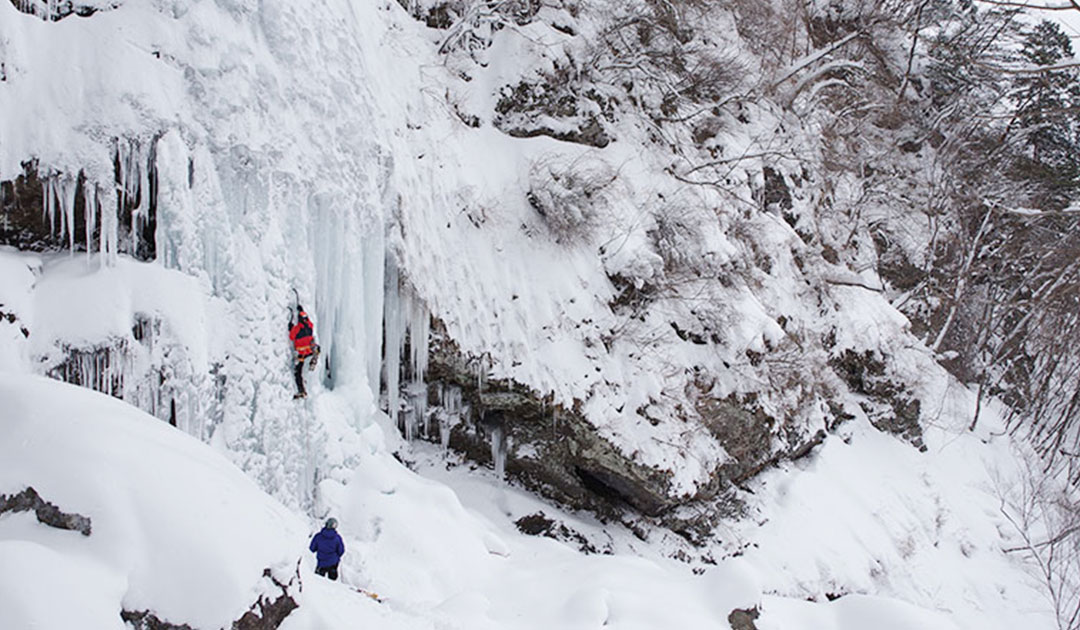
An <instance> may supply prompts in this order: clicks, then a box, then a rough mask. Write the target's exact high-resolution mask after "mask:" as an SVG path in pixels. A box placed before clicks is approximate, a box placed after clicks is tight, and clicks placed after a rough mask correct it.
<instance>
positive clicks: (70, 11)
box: [11, 0, 116, 22]
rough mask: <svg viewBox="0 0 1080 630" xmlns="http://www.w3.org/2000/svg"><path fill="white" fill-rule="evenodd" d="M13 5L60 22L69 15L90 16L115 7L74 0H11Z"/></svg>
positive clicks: (31, 13)
mask: <svg viewBox="0 0 1080 630" xmlns="http://www.w3.org/2000/svg"><path fill="white" fill-rule="evenodd" d="M11 4H12V6H14V7H15V8H16V9H18V10H19V11H22V12H23V13H26V14H28V15H36V16H37V17H39V18H41V19H43V20H48V21H50V22H58V21H60V20H62V19H64V18H66V17H68V16H69V15H77V16H79V17H89V16H91V15H93V14H95V13H97V12H98V11H100V10H101V9H103V8H113V7H114V6H116V5H115V4H105V3H102V2H94V1H91V2H74V1H73V0H59V1H56V0H54V1H51V2H44V1H42V0H11Z"/></svg>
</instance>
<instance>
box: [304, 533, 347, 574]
mask: <svg viewBox="0 0 1080 630" xmlns="http://www.w3.org/2000/svg"><path fill="white" fill-rule="evenodd" d="M308 548H309V549H311V550H312V551H314V552H315V560H316V562H317V564H318V566H320V567H332V566H334V565H336V564H337V563H339V562H341V556H343V555H345V543H344V541H342V540H341V536H339V535H338V533H337V532H336V531H334V530H332V529H330V528H328V527H324V528H323V529H322V531H321V532H319V533H318V534H315V537H314V538H312V539H311V544H310V545H308Z"/></svg>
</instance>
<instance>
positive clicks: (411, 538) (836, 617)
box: [0, 375, 1042, 630]
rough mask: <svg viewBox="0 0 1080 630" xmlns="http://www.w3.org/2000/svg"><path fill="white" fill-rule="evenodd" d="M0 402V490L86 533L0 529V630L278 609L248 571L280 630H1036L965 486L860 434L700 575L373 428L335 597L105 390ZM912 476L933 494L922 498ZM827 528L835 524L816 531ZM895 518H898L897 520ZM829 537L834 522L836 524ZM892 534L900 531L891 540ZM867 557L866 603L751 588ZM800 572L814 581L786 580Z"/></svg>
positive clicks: (856, 570) (9, 386)
mask: <svg viewBox="0 0 1080 630" xmlns="http://www.w3.org/2000/svg"><path fill="white" fill-rule="evenodd" d="M0 403H2V404H3V408H4V410H5V412H4V415H3V417H2V418H0V430H2V431H3V435H4V437H5V439H4V440H3V442H0V456H2V457H3V461H4V466H3V467H2V468H0V494H8V495H11V494H14V493H16V492H20V491H22V490H23V489H24V488H25V487H27V486H32V487H34V488H35V489H36V490H37V491H38V493H39V494H40V495H41V496H42V498H43V499H45V500H46V501H49V502H52V503H54V504H56V505H57V506H58V507H59V508H60V509H61V510H63V511H66V512H74V513H78V514H81V515H84V516H87V517H89V518H90V519H91V522H92V532H91V533H90V535H89V536H83V535H81V534H79V533H77V532H74V531H63V530H58V529H55V528H51V527H50V526H47V525H45V524H43V523H40V522H37V520H36V519H35V518H34V516H33V514H32V513H29V512H22V513H9V514H3V515H0V557H2V558H3V562H2V563H0V567H2V569H0V584H2V585H3V588H2V589H0V622H2V623H3V627H5V628H13V629H16V628H18V629H21V628H31V627H33V628H45V629H51V628H58V629H59V628H70V627H72V626H77V627H83V628H121V627H123V624H122V623H121V620H120V613H121V610H125V611H144V610H149V611H152V612H154V613H155V614H156V615H157V616H158V617H159V618H161V619H164V620H168V621H170V622H171V623H187V624H189V625H191V626H192V627H195V628H219V627H227V626H228V624H229V623H230V621H231V620H235V619H237V618H239V617H240V615H242V614H243V613H244V612H245V611H247V610H248V608H249V607H250V606H251V605H252V604H253V603H254V602H255V601H256V600H257V599H258V597H259V595H270V596H277V595H280V594H281V591H280V589H277V588H275V587H274V586H273V585H272V584H271V583H270V582H269V580H264V579H263V578H262V577H261V576H262V573H263V569H264V568H271V569H272V570H273V572H272V574H273V575H274V576H275V577H276V578H277V579H279V581H281V582H288V581H290V580H292V582H291V584H290V590H289V593H290V595H291V596H292V597H293V598H294V599H295V600H296V602H297V603H298V604H299V608H298V609H297V610H295V611H294V612H293V613H292V614H291V615H290V616H289V617H288V618H287V619H286V621H285V623H284V624H283V625H282V626H281V627H282V628H291V629H294V630H299V629H308V628H324V627H337V626H338V625H339V624H347V625H364V626H367V625H369V624H377V625H378V626H379V627H389V628H439V627H470V628H492V629H495V628H504V629H516V628H521V629H530V630H532V629H536V630H539V629H541V628H552V627H558V628H582V629H585V628H599V627H608V626H617V627H621V628H628V629H638V628H640V629H655V628H672V627H681V628H709V627H724V624H725V622H726V621H727V619H728V615H729V613H731V611H732V610H734V609H737V608H742V609H749V608H752V607H754V606H758V607H759V608H760V610H761V617H760V618H759V620H758V627H759V628H762V629H771V628H775V629H780V628H784V629H787V630H791V629H796V630H802V629H806V630H812V629H813V630H821V629H827V630H833V629H835V630H858V629H860V628H867V627H876V628H896V629H898V630H900V629H903V630H916V629H918V630H931V629H938V628H940V629H950V628H1010V627H1016V626H1017V624H1021V625H1023V626H1024V627H1030V628H1035V627H1042V626H1041V625H1040V616H1033V614H1034V612H1035V609H1034V608H1033V606H1035V605H1037V603H1038V596H1037V595H1036V594H1033V592H1032V591H1030V590H1027V589H1026V588H1025V587H1023V586H1022V582H1018V581H1017V576H1016V574H1015V573H1014V572H1013V571H1012V570H1010V569H1009V568H1008V566H1007V565H1006V564H1004V563H1003V562H1002V561H1001V560H1000V556H999V555H997V554H996V553H995V551H994V550H993V549H992V548H984V547H983V545H982V543H981V542H980V541H981V540H986V539H987V538H989V536H987V535H986V533H984V532H979V531H972V530H969V529H968V528H969V527H971V526H972V524H973V523H974V522H977V521H978V520H979V519H981V518H983V515H982V514H979V513H978V510H979V509H985V508H986V507H987V504H986V503H985V502H980V501H978V500H976V501H971V500H968V501H967V502H964V501H960V500H958V499H957V496H956V495H961V494H968V493H970V492H971V491H972V487H971V486H970V485H967V484H968V482H967V481H964V482H963V488H962V489H957V490H956V495H949V494H948V493H946V492H945V491H944V489H943V488H942V487H941V486H939V484H938V483H937V482H935V481H933V480H929V479H926V478H925V477H923V476H922V475H928V474H933V473H937V472H938V471H937V470H935V469H934V468H933V467H931V468H929V469H927V470H926V471H925V472H920V474H916V475H914V476H912V475H906V476H901V474H900V473H901V471H902V470H903V468H904V467H906V466H914V467H919V464H918V463H915V462H912V461H911V460H912V458H913V457H914V454H913V453H911V452H910V450H907V451H906V452H907V453H908V455H907V456H905V455H904V454H903V453H901V451H902V450H905V447H903V446H901V445H899V444H897V443H896V442H895V441H893V440H891V439H889V438H883V437H880V436H875V435H873V434H872V433H865V432H860V434H858V435H855V436H853V438H852V439H853V440H854V444H853V445H850V446H849V445H845V444H843V443H842V442H840V441H839V440H838V441H837V443H836V444H834V445H831V446H829V447H828V448H826V449H825V451H824V452H823V453H822V455H821V456H820V458H819V459H820V461H817V462H815V463H814V465H813V466H811V467H810V468H809V469H808V470H806V471H803V472H801V473H799V472H793V471H791V472H784V473H780V472H778V473H775V474H772V475H770V476H769V477H768V478H767V479H766V480H765V481H763V482H762V487H763V488H766V489H769V488H771V486H772V485H773V484H776V485H777V486H783V487H780V488H779V489H778V490H775V491H774V490H771V489H769V490H768V492H770V493H771V494H774V495H775V498H776V505H777V506H778V507H777V508H776V509H775V511H774V512H773V513H772V514H771V515H770V518H769V522H768V523H765V524H764V525H763V526H762V527H761V529H760V530H758V531H754V530H756V529H757V528H752V529H747V530H746V531H743V532H740V535H741V536H745V537H746V542H747V543H750V544H748V548H747V552H746V554H745V556H744V557H742V558H731V559H727V560H723V561H721V562H720V563H719V564H718V565H716V566H711V567H707V568H704V569H703V570H701V571H691V570H690V567H689V566H687V565H685V564H682V563H680V562H677V561H674V560H670V559H665V558H663V557H661V554H660V553H659V551H660V549H657V548H653V547H651V546H650V545H649V544H648V543H646V542H643V541H639V540H636V539H634V538H633V537H632V536H630V535H629V533H628V532H625V531H623V532H622V533H621V534H620V533H619V530H618V529H616V530H608V532H607V533H606V534H605V531H604V528H603V527H602V526H601V525H600V524H599V523H596V522H595V521H593V522H590V521H589V520H588V519H585V520H581V519H580V518H577V517H572V516H568V515H560V514H559V513H558V512H557V511H552V510H551V508H549V507H547V506H544V505H543V504H542V503H539V502H538V501H537V500H536V499H535V498H533V497H530V496H529V495H527V494H525V493H522V492H520V491H517V490H514V489H508V488H505V487H499V486H498V484H497V483H496V482H495V480H494V479H492V478H491V477H490V476H487V475H481V476H480V477H477V476H475V475H468V474H465V473H464V472H463V471H461V470H457V471H449V472H447V471H445V470H444V471H443V472H439V471H438V470H435V469H432V470H430V471H429V473H430V474H431V475H432V476H434V477H435V479H434V480H428V479H424V478H422V477H419V476H417V475H416V474H414V473H412V472H410V471H408V470H406V469H405V468H404V467H402V466H401V465H400V464H398V463H397V461H396V460H395V459H394V458H393V457H392V455H391V454H390V453H389V452H388V451H386V450H385V448H380V447H379V438H378V432H373V433H369V434H368V435H369V438H367V439H366V440H365V444H366V446H368V447H369V449H368V452H369V454H368V455H366V456H365V457H364V458H363V459H362V463H361V465H360V466H359V467H358V468H357V470H356V472H355V475H354V477H353V478H352V479H351V480H349V483H348V485H347V486H344V487H339V488H335V489H333V490H332V491H331V492H329V493H328V495H329V501H330V502H331V503H332V504H333V505H334V506H335V512H334V513H335V514H337V515H338V516H339V518H340V519H341V522H342V528H343V533H344V534H345V539H346V545H347V549H348V551H347V553H346V557H345V561H344V565H343V569H342V573H343V577H342V579H343V583H342V584H334V583H329V582H328V581H326V580H323V579H321V578H317V577H315V576H314V575H313V574H312V562H311V559H310V558H309V556H310V554H307V553H305V551H304V550H305V548H306V543H307V535H308V533H309V531H308V529H309V528H308V527H307V525H308V522H305V519H303V518H302V517H299V516H297V515H295V514H293V513H291V512H290V511H289V510H287V509H286V508H285V507H283V506H282V505H281V504H280V503H278V502H276V501H275V500H273V499H271V498H269V497H268V496H266V495H265V494H264V493H263V492H262V491H261V490H259V489H258V488H257V487H256V486H255V484H253V483H252V482H251V481H250V480H249V479H248V478H247V477H245V476H244V475H243V474H242V473H241V472H240V471H239V470H238V469H236V468H235V467H234V466H233V465H232V464H230V463H229V462H228V461H226V460H225V459H224V458H222V457H221V456H220V455H218V454H216V453H214V452H213V451H212V450H211V449H210V448H208V447H207V446H205V445H202V444H200V443H198V442H197V441H195V440H193V439H191V438H189V437H188V436H186V435H184V434H183V433H182V432H180V431H177V430H176V429H174V428H171V427H169V426H167V425H165V424H164V423H162V422H160V421H157V420H156V419H154V418H152V417H150V416H148V415H146V414H143V413H142V412H139V411H136V410H134V409H132V408H131V407H130V406H128V405H125V404H123V403H121V402H118V401H116V400H112V399H110V398H108V397H106V396H104V395H101V394H98V393H95V392H89V391H87V390H85V389H80V388H76V387H73V386H70V385H66V384H62V383H56V382H54V381H50V380H45V379H42V378H39V377H23V376H11V375H9V376H8V377H6V378H5V380H4V382H3V383H2V384H0ZM944 452H948V449H947V448H946V449H945V450H944ZM860 453H862V454H863V455H860ZM866 454H871V455H866ZM852 457H856V458H858V457H872V458H873V459H875V461H876V463H877V465H878V468H879V469H880V470H882V476H881V478H876V477H867V478H864V479H863V480H861V483H859V484H856V483H854V482H853V480H850V479H849V480H848V481H846V482H845V481H844V479H845V477H847V476H848V475H850V471H851V470H853V469H855V468H858V466H859V465H858V463H855V464H853V463H852V462H850V461H849V460H850V458H852ZM956 459H957V458H951V461H953V464H952V466H951V468H950V470H949V471H948V472H950V473H951V474H954V473H956V472H957V470H958V468H957V466H958V465H957V464H956V463H955V460H956ZM961 461H962V460H961ZM433 462H434V460H433ZM960 470H963V468H960ZM890 477H892V478H893V479H894V482H893V483H891V484H889V485H888V486H887V487H883V484H885V483H886V481H887V479H888V478H890ZM950 478H951V479H952V480H953V481H954V482H958V481H959V478H958V477H956V476H952V477H950ZM924 483H925V484H927V485H928V486H929V487H930V488H931V489H933V496H934V497H937V498H932V499H930V500H927V499H925V498H924V494H925V493H923V492H917V491H918V490H919V488H918V487H917V486H919V485H921V484H924ZM838 484H842V485H845V486H846V488H847V489H846V490H842V489H841V490H838V489H837V488H835V486H836V485H838ZM823 487H824V488H825V489H824V490H823ZM452 488H453V489H452ZM939 488H941V489H939ZM455 490H456V492H455ZM938 493H940V495H939V494H938ZM459 497H460V499H459ZM905 498H906V499H907V501H906V502H902V503H900V504H897V503H896V500H897V499H901V500H903V499H905ZM965 503H967V505H965ZM928 505H934V506H937V509H939V510H940V511H941V513H940V514H939V515H938V516H937V521H936V522H937V523H938V525H937V532H936V536H937V540H934V541H933V544H931V541H930V540H928V536H929V532H927V530H926V529H925V526H924V523H926V522H927V520H926V518H927V516H926V515H924V514H923V513H922V511H923V510H925V509H926V508H927V506H928ZM538 509H543V510H547V511H548V512H549V513H550V514H552V515H554V516H555V517H556V518H560V519H564V522H566V523H568V524H570V525H571V526H572V527H576V528H579V529H580V530H581V531H582V532H584V533H585V535H588V536H594V537H595V536H604V535H606V536H608V539H609V544H610V547H611V552H610V555H583V554H581V553H579V552H578V551H576V550H575V549H574V548H573V547H571V546H569V545H567V544H564V543H560V542H557V541H554V540H550V539H548V538H544V537H539V538H537V537H530V536H525V535H523V534H521V533H520V532H517V531H516V530H515V529H514V526H513V524H512V521H511V518H513V517H515V516H516V515H517V514H524V513H529V512H531V511H534V510H538ZM826 513H827V514H829V515H830V517H833V518H830V519H828V520H827V521H825V522H822V521H821V520H820V519H821V518H822V516H823V515H824V514H826ZM905 514H906V515H907V519H908V525H902V524H900V523H901V522H902V519H903V518H904V517H903V515H905ZM837 516H839V517H841V518H840V519H839V521H837V520H835V518H834V517H837ZM860 519H861V520H860ZM837 522H840V523H844V524H845V526H846V527H848V528H850V529H842V530H841V531H835V530H834V529H833V527H831V524H835V523H837ZM897 527H900V529H907V530H908V532H907V533H908V535H907V538H897V536H898V535H899V531H898V530H897V529H895V528H897ZM785 529H786V531H785ZM958 534H959V535H958ZM939 544H940V549H939V551H938V552H936V555H935V551H934V548H936V547H938V545H939ZM898 545H899V551H898V552H897V551H896V550H897V549H898V547H897V546H898ZM904 545H906V546H907V547H904ZM890 549H892V550H893V553H892V554H890V552H889V550H890ZM961 551H962V553H961ZM897 553H899V554H901V555H902V559H901V558H900V557H899V556H897V555H896V554H897ZM963 556H967V557H969V558H970V559H969V560H966V561H965V560H963V559H962V557H963ZM301 558H303V559H302V560H301ZM815 558H816V560H814V559H815ZM859 558H864V560H861V561H860V560H859ZM865 558H871V560H870V562H871V563H872V564H874V565H875V566H876V567H877V571H876V572H874V573H873V575H876V577H875V578H874V579H875V580H876V583H865V584H863V585H861V586H858V590H859V591H862V592H863V593H866V594H852V595H848V596H845V597H842V598H840V599H838V600H837V601H835V602H827V603H811V602H806V601H803V600H802V599H801V598H799V597H795V598H791V599H788V598H785V597H780V596H778V595H765V593H769V592H772V593H777V592H784V591H787V590H792V591H793V592H794V591H797V590H798V589H797V588H796V587H797V586H805V585H806V582H816V581H817V580H818V579H819V576H817V575H813V573H814V572H815V571H823V570H825V571H829V572H831V573H832V574H833V575H834V576H835V578H836V582H834V583H832V584H823V585H821V586H820V587H819V588H821V589H823V590H824V589H827V588H831V587H833V586H836V587H839V588H844V587H845V585H851V584H852V581H851V580H852V578H853V577H854V576H857V575H859V574H861V573H863V570H864V569H865V568H866V567H865V566H863V567H860V566H858V565H859V564H860V562H865V561H866V560H865ZM943 558H953V560H952V562H951V563H950V562H944V561H942V559H943ZM995 558H997V559H995ZM814 562H816V563H817V567H816V568H813V567H811V569H810V574H807V572H806V569H805V568H800V566H799V565H800V563H814ZM905 562H908V563H909V564H908V566H905ZM826 567H828V569H826ZM943 569H948V572H947V573H946V574H940V573H939V572H940V571H942V570H943ZM297 571H298V572H299V577H295V576H296V575H297V574H296V572H297ZM980 574H981V575H980ZM964 575H968V576H969V577H961V576H964ZM946 576H948V578H946ZM990 576H995V577H993V578H991V577H990ZM976 577H981V578H983V579H975V578H976ZM909 580H911V581H913V583H908V581H909ZM931 580H934V581H931ZM984 580H985V581H984ZM793 581H794V582H793ZM920 582H921V586H920V584H919V583H920ZM785 584H786V585H787V586H784V585H785ZM354 586H362V587H366V588H367V589H371V590H375V591H377V592H378V593H379V594H380V595H381V596H382V597H384V598H385V601H384V602H383V603H382V604H378V603H376V602H374V601H372V600H371V599H369V598H368V597H367V596H365V595H363V594H360V593H358V592H357V591H356V590H354V588H353V587H354ZM882 591H884V592H892V593H894V594H895V593H898V592H906V593H911V594H919V593H922V594H923V595H924V596H925V597H923V598H920V599H921V602H920V603H921V604H922V606H917V605H912V604H910V603H903V602H902V601H898V600H894V599H890V598H889V597H886V596H882V595H873V593H877V592H882ZM987 591H989V592H987ZM830 594H832V593H830ZM57 601H62V602H64V604H63V605H62V606H58V605H56V602H57ZM823 601H824V598H823Z"/></svg>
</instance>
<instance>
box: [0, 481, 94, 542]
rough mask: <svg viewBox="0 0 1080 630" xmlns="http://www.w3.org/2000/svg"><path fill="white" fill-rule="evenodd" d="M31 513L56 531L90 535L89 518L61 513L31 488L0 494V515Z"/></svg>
mask: <svg viewBox="0 0 1080 630" xmlns="http://www.w3.org/2000/svg"><path fill="white" fill-rule="evenodd" d="M30 511H33V512H34V514H35V515H36V516H37V520H38V522H40V523H44V524H45V525H48V526H49V527H55V528H57V529H68V530H72V531H76V532H79V533H80V534H82V535H83V536H89V535H90V531H91V528H90V518H89V517H87V516H83V515H82V514H75V513H69V512H63V511H61V510H60V508H58V507H57V506H55V505H53V504H52V503H49V502H48V501H46V500H44V499H42V498H41V495H39V494H38V493H37V490H34V488H33V487H27V488H26V489H25V490H23V491H22V492H20V493H18V494H14V495H11V496H10V497H9V496H7V495H3V494H0V514H4V513H6V512H30Z"/></svg>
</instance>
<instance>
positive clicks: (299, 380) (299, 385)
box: [293, 357, 307, 394]
mask: <svg viewBox="0 0 1080 630" xmlns="http://www.w3.org/2000/svg"><path fill="white" fill-rule="evenodd" d="M306 358H307V357H296V369H295V370H293V376H295V377H296V393H297V394H306V393H307V392H306V391H305V390H304V359H306Z"/></svg>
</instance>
